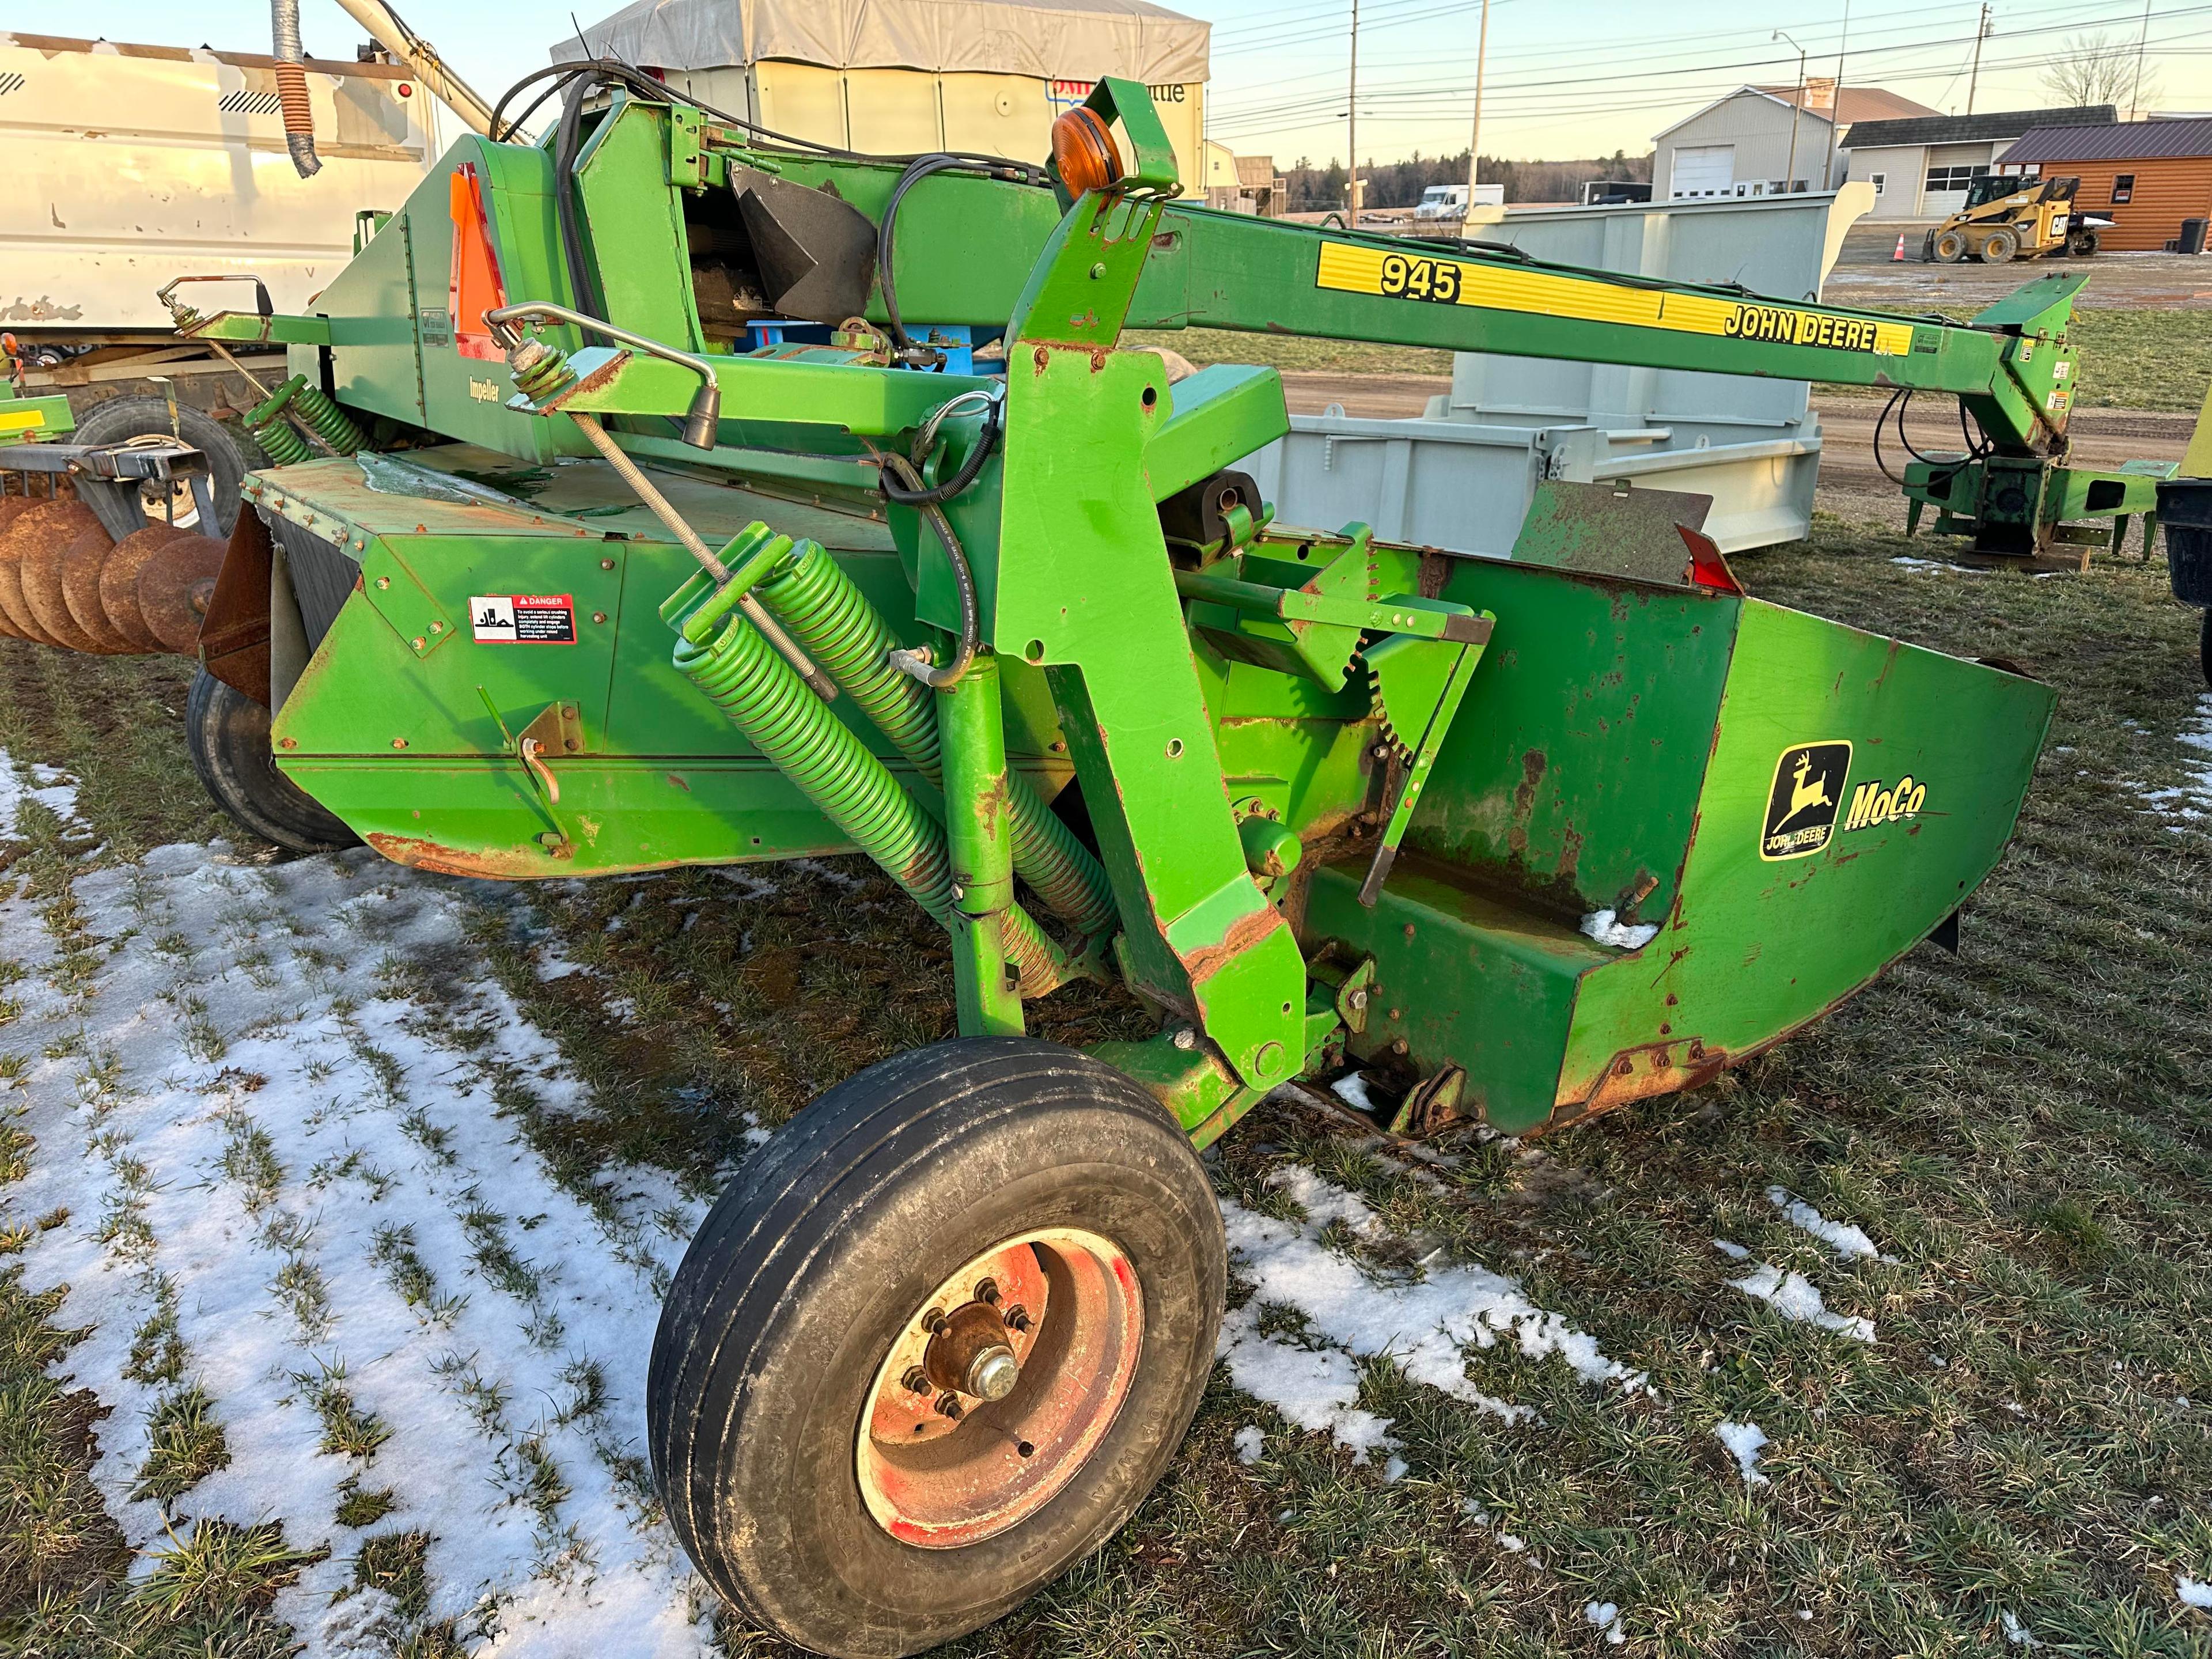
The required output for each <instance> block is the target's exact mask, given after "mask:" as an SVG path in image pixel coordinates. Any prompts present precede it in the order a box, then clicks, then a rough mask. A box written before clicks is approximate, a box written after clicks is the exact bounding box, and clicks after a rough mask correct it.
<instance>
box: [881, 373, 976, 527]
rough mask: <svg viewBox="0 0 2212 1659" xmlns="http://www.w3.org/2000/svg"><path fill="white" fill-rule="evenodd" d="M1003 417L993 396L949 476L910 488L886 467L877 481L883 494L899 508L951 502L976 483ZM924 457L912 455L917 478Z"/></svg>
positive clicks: (919, 475) (925, 458)
mask: <svg viewBox="0 0 2212 1659" xmlns="http://www.w3.org/2000/svg"><path fill="white" fill-rule="evenodd" d="M1002 419H1003V417H1002V415H1001V412H1000V404H999V401H998V399H997V398H993V399H992V400H991V403H990V404H989V406H988V407H987V409H986V410H985V411H984V414H983V429H982V431H981V432H979V433H978V434H976V435H975V444H974V446H973V447H971V448H970V449H969V452H968V456H967V459H965V460H963V461H962V462H961V463H960V465H959V467H958V468H957V470H956V471H954V472H953V474H952V476H951V477H949V478H947V479H946V480H945V482H944V483H940V484H938V485H936V486H934V487H933V488H931V489H919V490H909V489H907V487H906V486H905V485H904V484H903V483H900V482H899V481H898V480H897V479H896V478H895V477H892V476H891V470H890V468H889V467H884V468H881V469H879V471H878V474H877V481H878V484H879V485H880V486H881V488H882V489H883V492H884V496H885V497H886V498H887V499H889V500H890V501H896V503H897V504H898V505H899V506H901V507H937V506H940V505H942V504H943V503H944V502H946V501H951V499H952V498H953V497H954V496H955V495H958V494H959V493H960V492H961V491H962V490H963V489H967V488H968V486H969V484H972V483H975V477H976V474H978V473H980V472H981V471H982V470H983V463H984V462H985V461H987V460H988V459H991V452H992V451H993V450H994V449H996V448H997V447H999V434H1000V430H1001V429H1002V427H1001V422H1002ZM927 459H928V458H927V456H918V457H916V458H915V462H914V465H913V468H912V469H910V470H911V471H913V474H914V476H915V477H916V478H917V479H918V478H919V477H921V471H920V467H921V463H922V462H923V461H924V460H927Z"/></svg>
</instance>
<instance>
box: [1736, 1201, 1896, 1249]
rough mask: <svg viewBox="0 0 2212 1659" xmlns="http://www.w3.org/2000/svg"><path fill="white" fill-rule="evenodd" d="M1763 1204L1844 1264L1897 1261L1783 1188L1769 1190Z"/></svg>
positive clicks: (1856, 1231) (1851, 1228) (1862, 1233)
mask: <svg viewBox="0 0 2212 1659" xmlns="http://www.w3.org/2000/svg"><path fill="white" fill-rule="evenodd" d="M1766 1201H1767V1202H1768V1203H1770V1204H1771V1205H1772V1206H1774V1207H1775V1208H1776V1209H1778V1210H1779V1211H1781V1212H1782V1218H1783V1219H1784V1220H1785V1221H1787V1222H1788V1223H1789V1224H1790V1225H1791V1226H1793V1227H1795V1228H1796V1229H1797V1230H1798V1231H1800V1232H1807V1233H1810V1234H1812V1235H1813V1237H1815V1238H1817V1239H1819V1240H1820V1242H1821V1243H1823V1244H1826V1246H1827V1247H1828V1248H1829V1249H1832V1250H1833V1251H1835V1253H1836V1254H1837V1255H1838V1256H1839V1257H1841V1258H1842V1259H1843V1260H1844V1261H1891V1262H1893V1261H1896V1260H1897V1258H1896V1257H1895V1256H1893V1255H1883V1254H1882V1253H1881V1251H1880V1250H1877V1249H1875V1247H1874V1240H1872V1239H1871V1238H1869V1237H1867V1236H1866V1233H1865V1231H1864V1230H1863V1229H1861V1228H1858V1227H1855V1226H1852V1225H1850V1224H1849V1223H1847V1222H1842V1221H1831V1220H1829V1219H1828V1218H1827V1217H1826V1216H1824V1215H1822V1214H1821V1213H1820V1212H1819V1211H1818V1210H1816V1209H1814V1207H1813V1206H1811V1205H1810V1204H1808V1203H1807V1202H1806V1201H1805V1200H1803V1199H1802V1198H1798V1197H1796V1196H1795V1195H1794V1194H1791V1193H1790V1191H1789V1190H1788V1189H1787V1188H1781V1187H1769V1188H1767V1189H1766Z"/></svg>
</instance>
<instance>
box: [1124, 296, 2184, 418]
mask: <svg viewBox="0 0 2212 1659" xmlns="http://www.w3.org/2000/svg"><path fill="white" fill-rule="evenodd" d="M1952 314H1954V316H1955V317H1956V318H1957V319H1958V320H1960V321H1963V320H1965V319H1966V317H1967V316H1968V315H1970V314H1971V313H1968V312H1956V313H1952ZM2071 333H2072V337H2073V339H2074V342H2075V344H2076V345H2078V346H2079V347H2080V348H2081V368H2080V377H2081V381H2080V383H2081V392H2080V394H2079V397H2078V398H2077V406H2079V407H2082V408H2088V409H2143V410H2169V411H2179V412H2182V413H2186V414H2191V415H2193V414H2195V413H2196V412H2197V410H2198V409H2199V408H2201V407H2202V406H2203V402H2204V392H2205V388H2206V386H2208V385H2212V309H2204V310H2197V311H2123V310H2087V309H2085V310H2081V311H2077V312H2075V313H2074V321H2073V325H2072V328H2071ZM1128 338H1129V340H1130V342H1131V343H1134V344H1138V345H1154V346H1164V347H1165V348H1167V349H1169V350H1170V351H1176V352H1180V353H1182V356H1185V357H1188V358H1189V359H1190V361H1191V362H1194V363H1197V364H1199V365H1200V366H1201V367H1203V366H1204V365H1206V364H1207V363H1258V364H1261V365H1262V366H1264V367H1267V368H1279V369H1283V370H1285V371H1295V370H1302V369H1303V370H1318V371H1322V372H1324V373H1328V374H1442V375H1449V374H1450V373H1451V353H1449V351H1425V350H1421V349H1417V348H1414V347H1410V346H1379V345H1367V344H1364V343H1360V342H1358V341H1348V340H1307V339H1301V338H1298V337H1296V336H1293V335H1287V334H1238V333H1235V332H1232V331H1230V330H1227V329H1218V328H1189V329H1183V330H1181V331H1157V332H1153V331H1133V332H1132V333H1131V334H1130V335H1129V337H1128ZM1823 390H1824V392H1832V393H1842V394H1847V395H1853V396H1861V395H1863V396H1866V397H1875V396H1877V395H1879V396H1882V397H1887V395H1888V393H1887V392H1885V391H1882V390H1881V388H1878V387H1874V386H1863V387H1862V386H1833V387H1824V388H1823Z"/></svg>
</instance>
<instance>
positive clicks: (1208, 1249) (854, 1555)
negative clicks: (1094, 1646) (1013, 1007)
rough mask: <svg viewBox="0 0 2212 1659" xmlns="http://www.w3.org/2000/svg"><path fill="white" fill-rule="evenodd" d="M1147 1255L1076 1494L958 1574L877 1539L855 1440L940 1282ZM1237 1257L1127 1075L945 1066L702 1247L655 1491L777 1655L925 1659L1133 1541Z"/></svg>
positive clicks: (949, 1062) (737, 1191)
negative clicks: (1136, 1514)
mask: <svg viewBox="0 0 2212 1659" xmlns="http://www.w3.org/2000/svg"><path fill="white" fill-rule="evenodd" d="M1051 1226H1071V1227H1083V1228H1087V1229H1089V1230H1090V1231H1094V1232H1097V1233H1099V1234H1101V1235H1103V1236H1104V1237H1107V1238H1109V1239H1111V1240H1112V1241H1113V1242H1114V1243H1116V1244H1117V1245H1119V1246H1120V1247H1121V1249H1123V1250H1124V1251H1126V1252H1127V1255H1128V1256H1129V1259H1130V1262H1131V1265H1132V1267H1133V1268H1134V1270H1135V1272H1136V1274H1137V1278H1138V1282H1139V1286H1140V1287H1141V1290H1142V1292H1143V1297H1144V1307H1145V1321H1146V1322H1145V1334H1144V1346H1143V1349H1142V1352H1141V1355H1140V1358H1139V1361H1138V1364H1137V1370H1136V1375H1135V1376H1134V1378H1133V1381H1132V1382H1131V1384H1130V1388H1129V1393H1128V1395H1127V1397H1126V1398H1125V1400H1124V1401H1123V1403H1122V1406H1121V1411H1120V1413H1118V1414H1117V1415H1116V1417H1115V1420H1114V1424H1113V1426H1112V1427H1111V1428H1110V1429H1109V1430H1108V1431H1107V1434H1106V1437H1105V1439H1104V1440H1103V1442H1102V1443H1101V1444H1100V1445H1099V1448H1098V1449H1097V1451H1096V1452H1095V1453H1093V1454H1092V1455H1091V1459H1090V1461H1089V1462H1086V1463H1085V1464H1084V1465H1083V1466H1082V1467H1081V1468H1079V1470H1078V1471H1077V1472H1076V1474H1074V1476H1073V1479H1072V1480H1070V1481H1069V1482H1068V1484H1067V1486H1066V1487H1065V1488H1064V1489H1063V1490H1061V1491H1060V1493H1059V1494H1058V1495H1057V1496H1055V1497H1054V1498H1052V1499H1051V1500H1050V1501H1049V1502H1048V1503H1047V1504H1045V1505H1044V1506H1043V1507H1042V1509H1040V1510H1037V1511H1036V1513H1035V1514H1033V1515H1030V1516H1028V1517H1026V1518H1025V1519H1024V1520H1022V1521H1020V1522H1017V1523H1016V1524H1015V1525H1013V1526H1012V1527H1011V1528H1008V1529H1007V1530H1006V1531H1005V1532H1002V1533H1000V1534H997V1535H996V1536H995V1537H992V1538H987V1539H985V1540H984V1541H981V1542H980V1543H977V1544H974V1545H970V1546H967V1547H962V1548H957V1549H921V1548H917V1547H911V1546H908V1545H905V1544H902V1543H899V1542H896V1541H894V1540H893V1539H892V1538H891V1536H890V1534H889V1533H887V1532H885V1531H884V1530H883V1529H882V1528H881V1527H879V1526H878V1523H877V1522H876V1521H875V1520H874V1518H873V1517H872V1516H871V1515H870V1514H869V1512H868V1510H867V1509H866V1505H865V1504H864V1502H863V1500H862V1498H861V1496H860V1485H859V1480H858V1478H857V1475H856V1474H855V1471H854V1435H855V1434H856V1432H858V1428H859V1424H860V1413H861V1407H862V1406H863V1404H864V1403H865V1401H866V1396H867V1392H868V1389H869V1388H870V1386H871V1385H872V1383H873V1382H874V1378H875V1372H876V1368H877V1367H878V1365H879V1364H881V1363H882V1360H883V1357H884V1354H885V1353H886V1352H888V1351H889V1349H890V1344H891V1341H892V1340H893V1338H894V1337H895V1336H896V1334H897V1333H898V1331H899V1330H900V1328H902V1326H903V1325H904V1323H905V1322H906V1321H907V1320H908V1319H910V1318H912V1317H913V1316H914V1315H915V1311H916V1310H918V1309H919V1308H920V1307H921V1304H922V1300H923V1298H925V1297H927V1296H928V1295H929V1294H930V1293H931V1292H932V1291H933V1290H935V1288H936V1287H937V1285H939V1283H940V1282H942V1280H943V1279H945V1276H946V1275H948V1274H950V1273H953V1272H955V1271H957V1269H958V1268H959V1267H960V1266H961V1264H962V1263H963V1262H965V1261H969V1260H971V1259H972V1258H973V1257H975V1255H979V1254H981V1253H982V1252H983V1251H985V1250H987V1249H989V1248H990V1247H991V1246H992V1245H993V1244H994V1243H998V1242H999V1241H1000V1240H1003V1239H1006V1238H1009V1237H1015V1236H1017V1235H1018V1234H1020V1233H1024V1232H1026V1231H1030V1230H1031V1229H1033V1228H1041V1227H1051ZM1226 1261H1227V1249H1226V1244H1225V1239H1224V1237H1223V1233H1222V1226H1221V1212H1220V1209H1219V1207H1218V1205H1217V1203H1216V1201H1215V1199H1214V1196H1213V1192H1212V1187H1211V1185H1210V1184H1209V1183H1208V1182H1207V1180H1206V1171H1205V1170H1204V1167H1203V1166H1202V1165H1201V1164H1200V1163H1199V1160H1198V1156H1197V1154H1196V1152H1194V1151H1193V1150H1192V1147H1191V1145H1190V1141H1189V1139H1188V1137H1187V1136H1186V1135H1185V1134H1184V1133H1183V1132H1182V1129H1181V1127H1178V1126H1177V1125H1176V1122H1175V1121H1174V1120H1173V1119H1172V1118H1171V1117H1170V1116H1169V1115H1168V1114H1167V1112H1166V1111H1165V1110H1164V1109H1163V1108H1162V1107H1161V1105H1160V1104H1159V1103H1158V1101H1157V1100H1155V1099H1154V1098H1153V1097H1152V1096H1151V1095H1149V1094H1147V1093H1146V1091H1144V1090H1143V1089H1141V1088H1139V1086H1138V1085H1137V1084H1136V1083H1135V1082H1134V1081H1133V1080H1132V1079H1130V1078H1129V1077H1127V1075H1126V1074H1125V1073H1121V1072H1119V1071H1116V1070H1115V1068H1114V1067H1112V1066H1108V1065H1106V1064H1105V1063H1104V1062H1103V1061H1101V1060H1093V1059H1091V1058H1090V1057H1089V1056H1088V1055H1085V1054H1079V1053H1077V1052H1076V1051H1075V1050H1073V1049H1072V1048H1062V1047H1060V1045H1059V1044H1057V1043H1050V1042H1036V1041H1034V1040H1032V1039H1030V1038H1026V1037H969V1038H962V1039H959V1040H957V1041H954V1042H940V1043H937V1044H934V1045H933V1046H931V1047H929V1048H916V1049H911V1050H909V1051H908V1052H907V1053H905V1054H900V1055H897V1056H896V1057H894V1058H892V1059H890V1060H884V1062H883V1063H881V1064H880V1065H877V1066H871V1067H869V1068H868V1069H867V1070H866V1071H865V1072H862V1073H859V1074H858V1075H857V1076H855V1077H853V1078H849V1079H847V1080H846V1081H845V1082H843V1083H841V1084H839V1085H837V1086H836V1088H834V1089H832V1090H830V1091H829V1092H828V1093H827V1094H825V1095H823V1097H821V1098H820V1099H819V1100H817V1101H816V1102H815V1103H813V1104H812V1105H811V1106H810V1107H808V1108H807V1109H806V1110H805V1111H804V1112H802V1113H800V1114H799V1116H798V1117H796V1118H794V1119H793V1121H791V1123H789V1124H788V1125H787V1126H786V1127H784V1128H783V1129H781V1131H779V1132H778V1133H776V1134H775V1136H774V1137H773V1138H772V1139H770V1140H769V1143H768V1144H767V1146H764V1147H763V1149H762V1150H761V1151H760V1152H757V1153H756V1154H755V1155H754V1157H753V1158H752V1160H751V1161H750V1163H749V1164H746V1165H745V1167H744V1170H742V1171H741V1172H740V1174H739V1175H738V1177H737V1179H736V1180H735V1181H734V1182H732V1183H731V1185H730V1188H729V1189H728V1190H727V1191H726V1192H725V1193H724V1194H722V1196H721V1199H720V1201H719V1202H717V1203H716V1204H715V1206H714V1209H713V1210H712V1211H711V1212H709V1213H708V1217H707V1219H706V1222H705V1224H704V1225H702V1227H701V1228H700V1230H699V1232H698V1235H697V1237H695V1238H694V1239H693V1240H692V1242H691V1248H690V1251H689V1252H688V1253H687V1254H686V1255H685V1256H684V1263H683V1266H681V1267H678V1269H677V1271H676V1276H675V1279H674V1282H673V1284H672V1285H671V1289H670V1291H669V1292H668V1297H667V1300H666V1302H665V1304H663V1307H662V1310H661V1316H660V1327H659V1331H658V1333H657V1334H655V1336H654V1338H653V1361H652V1365H651V1368H650V1370H649V1372H648V1375H647V1385H646V1424H647V1443H648V1445H649V1447H650V1449H651V1452H652V1458H653V1476H654V1479H655V1480H656V1482H657V1483H658V1485H659V1490H660V1493H661V1498H662V1500H663V1502H664V1503H665V1505H666V1507H667V1511H668V1518H669V1521H670V1522H671V1525H672V1526H673V1527H674V1528H675V1531H676V1535H677V1538H678V1541H680V1542H681V1543H682V1544H683V1546H684V1550H685V1551H686V1553H689V1555H690V1558H691V1560H692V1563H693V1565H695V1566H696V1567H697V1568H698V1570H699V1571H700V1572H701V1573H702V1575H703V1576H704V1577H706V1578H707V1579H708V1582H709V1583H712V1584H713V1585H714V1588H715V1589H717V1590H718V1591H720V1594H721V1595H723V1597H724V1598H725V1599H726V1600H727V1601H729V1602H730V1603H732V1605H733V1606H734V1607H737V1608H738V1610H739V1612H741V1613H743V1614H744V1616H745V1617H746V1618H747V1619H749V1620H751V1621H752V1622H753V1623H754V1624H756V1625H757V1626H760V1627H762V1628H763V1629H765V1630H768V1631H770V1632H775V1634H777V1635H780V1636H781V1637H783V1638H786V1639H787V1640H789V1641H792V1642H794V1643H797V1644H799V1645H800V1646H802V1647H805V1648H810V1649H811V1650H815V1651H817V1652H820V1653H827V1654H834V1655H837V1656H841V1659H887V1656H895V1655H903V1654H910V1653H918V1652H920V1651H921V1650H923V1649H925V1648H930V1647H934V1646H935V1645H937V1644H939V1643H940V1642H945V1641H950V1640H951V1639H952V1638H954V1637H957V1636H961V1635H963V1634H965V1633H966V1632H969V1631H972V1630H975V1629H978V1628H980V1627H981V1626H984V1625H987V1624H988V1623H990V1622H991V1621H992V1620H994V1619H997V1618H999V1617H1000V1615H1002V1614H1004V1613H1006V1612H1007V1611H1009V1610H1010V1609H1012V1607H1016V1606H1017V1605H1018V1604H1019V1603H1020V1602H1021V1601H1024V1599H1025V1598H1026V1597H1028V1596H1029V1595H1030V1594H1031V1593H1032V1592H1034V1591H1035V1590H1036V1589H1038V1588H1039V1587H1040V1586H1042V1585H1043V1584H1045V1583H1048V1582H1049V1581H1050V1580H1051V1579H1053V1578H1054V1577H1058V1576H1059V1575H1060V1573H1061V1572H1063V1571H1066V1569H1067V1568H1068V1567H1070V1566H1072V1565H1074V1564H1075V1563H1076V1562H1077V1561H1079V1560H1080V1559H1082V1558H1083V1557H1085V1555H1088V1554H1089V1553H1091V1551H1093V1550H1094V1549H1096V1548H1097V1547H1099V1545H1101V1544H1103V1542H1104V1541H1106V1540H1107V1539H1108V1538H1109V1537H1110V1536H1112V1535H1113V1534H1114V1533H1115V1531H1116V1530H1118V1529H1119V1528H1120V1527H1121V1525H1122V1523H1123V1522H1126V1521H1127V1519H1128V1518H1129V1516H1130V1515H1131V1514H1132V1513H1133V1511H1134V1510H1135V1509H1136V1507H1137V1505H1138V1504H1139V1502H1141V1501H1142V1500H1143V1498H1144V1497H1145V1495H1146V1492H1149V1491H1150V1490H1151V1489H1152V1486H1153V1484H1154V1483H1155V1482H1156V1481H1157V1480H1158V1479H1159V1478H1160V1475H1161V1474H1162V1472H1163V1471H1164V1469H1165V1468H1166V1467H1167V1464H1168V1460H1169V1459H1170V1457H1171V1456H1172V1455H1174V1452H1175V1449H1176V1446H1177V1444H1178V1443H1180V1442H1181V1441H1182V1437H1183V1434H1184V1432H1185V1431H1187V1430H1188V1428H1189V1426H1190V1421H1191V1419H1192V1417H1193V1416H1194V1414H1195V1413H1196V1412H1197V1409H1198V1403H1199V1399H1200V1395H1202V1394H1203V1393H1204V1392H1205V1389H1206V1381H1207V1378H1208V1376H1210V1375H1211V1373H1212V1369H1213V1346H1214V1340H1215V1337H1216V1335H1217V1334H1218V1332H1219V1329H1220V1324H1221V1316H1222V1298H1223V1294H1224V1289H1225V1282H1226Z"/></svg>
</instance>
